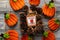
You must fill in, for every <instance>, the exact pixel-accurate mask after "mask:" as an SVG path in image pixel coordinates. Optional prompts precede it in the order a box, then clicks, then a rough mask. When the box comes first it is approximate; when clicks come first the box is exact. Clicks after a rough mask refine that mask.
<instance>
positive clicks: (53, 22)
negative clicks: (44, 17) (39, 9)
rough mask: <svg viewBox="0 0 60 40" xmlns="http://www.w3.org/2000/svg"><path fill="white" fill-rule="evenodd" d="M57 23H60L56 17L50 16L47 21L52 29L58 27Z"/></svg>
mask: <svg viewBox="0 0 60 40" xmlns="http://www.w3.org/2000/svg"><path fill="white" fill-rule="evenodd" d="M59 24H60V20H59V19H56V18H52V19H50V20H49V21H48V27H49V28H50V29H51V30H52V31H54V30H56V29H58V27H59Z"/></svg>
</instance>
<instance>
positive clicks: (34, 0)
mask: <svg viewBox="0 0 60 40" xmlns="http://www.w3.org/2000/svg"><path fill="white" fill-rule="evenodd" d="M29 3H30V5H34V6H38V5H39V4H40V0H29Z"/></svg>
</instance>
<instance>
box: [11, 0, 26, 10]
mask: <svg viewBox="0 0 60 40" xmlns="http://www.w3.org/2000/svg"><path fill="white" fill-rule="evenodd" d="M10 6H11V7H12V9H13V10H14V11H17V10H19V9H22V8H23V7H24V6H25V2H24V0H10Z"/></svg>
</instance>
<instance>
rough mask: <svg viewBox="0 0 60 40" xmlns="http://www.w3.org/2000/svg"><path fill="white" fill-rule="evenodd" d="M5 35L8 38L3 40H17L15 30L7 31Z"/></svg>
mask: <svg viewBox="0 0 60 40" xmlns="http://www.w3.org/2000/svg"><path fill="white" fill-rule="evenodd" d="M6 33H8V34H9V38H5V40H18V32H16V31H15V30H8V31H7V32H6Z"/></svg>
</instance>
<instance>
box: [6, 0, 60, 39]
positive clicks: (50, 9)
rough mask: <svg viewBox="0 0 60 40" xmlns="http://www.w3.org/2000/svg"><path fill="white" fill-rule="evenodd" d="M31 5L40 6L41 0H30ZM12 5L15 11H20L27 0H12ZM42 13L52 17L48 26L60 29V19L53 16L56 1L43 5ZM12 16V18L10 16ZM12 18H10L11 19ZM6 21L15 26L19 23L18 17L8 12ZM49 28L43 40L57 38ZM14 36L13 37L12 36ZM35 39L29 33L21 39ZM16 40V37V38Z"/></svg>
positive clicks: (52, 28)
mask: <svg viewBox="0 0 60 40" xmlns="http://www.w3.org/2000/svg"><path fill="white" fill-rule="evenodd" d="M29 3H30V5H31V6H32V5H34V6H38V5H39V4H40V0H29ZM10 6H11V7H12V9H13V10H14V11H18V10H21V9H22V8H23V7H24V6H25V2H24V0H10ZM42 14H43V15H44V16H47V17H49V18H51V17H52V18H51V19H50V20H49V21H48V27H49V29H50V30H52V31H55V30H57V29H58V27H59V25H60V20H59V19H56V18H53V16H54V15H55V6H54V1H53V0H51V1H50V2H49V4H47V3H45V4H44V5H43V7H42ZM9 16H11V18H10V17H9ZM9 18H10V19H9ZM6 19H8V20H6V23H7V24H8V26H13V25H15V24H16V23H17V21H18V20H17V17H16V15H15V14H6ZM10 20H11V21H12V20H13V21H12V22H11V21H10ZM50 30H47V31H44V32H43V36H42V40H56V39H55V35H54V33H53V32H52V31H50ZM12 38H13V37H12ZM29 39H30V40H33V39H32V37H30V36H29V35H27V34H26V35H23V36H22V38H21V40H29ZM14 40H16V39H14Z"/></svg>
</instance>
